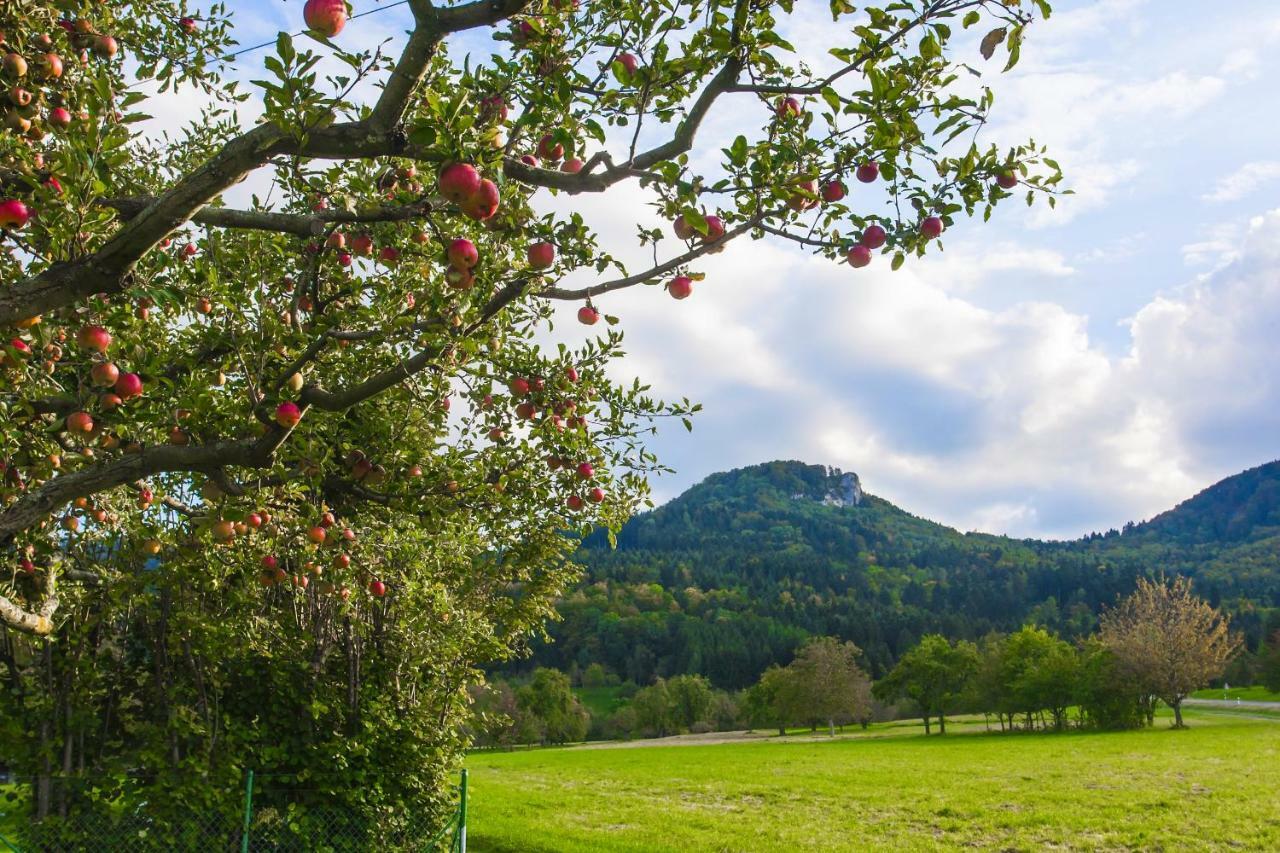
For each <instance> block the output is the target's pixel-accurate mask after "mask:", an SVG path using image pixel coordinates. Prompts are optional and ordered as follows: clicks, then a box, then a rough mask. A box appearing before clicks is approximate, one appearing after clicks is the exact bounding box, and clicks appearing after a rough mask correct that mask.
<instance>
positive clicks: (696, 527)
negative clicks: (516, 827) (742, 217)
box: [522, 462, 1280, 688]
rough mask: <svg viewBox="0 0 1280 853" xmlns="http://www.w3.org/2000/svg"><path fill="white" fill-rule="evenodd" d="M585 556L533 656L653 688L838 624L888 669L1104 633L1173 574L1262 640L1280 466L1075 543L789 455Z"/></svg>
mask: <svg viewBox="0 0 1280 853" xmlns="http://www.w3.org/2000/svg"><path fill="white" fill-rule="evenodd" d="M578 560H579V561H580V562H581V563H582V564H583V565H584V566H585V567H586V573H585V576H584V578H583V580H582V582H581V584H580V585H579V586H578V588H577V589H576V590H574V591H573V592H572V593H571V594H569V595H567V596H566V597H565V598H564V600H563V601H561V603H560V605H559V610H560V614H561V616H562V617H563V618H562V621H560V622H558V623H556V624H553V625H552V626H551V627H550V629H549V630H550V634H551V637H552V642H550V643H538V644H537V645H536V646H535V648H534V649H533V654H532V656H531V658H530V659H529V660H528V661H526V662H524V664H522V667H523V666H529V667H531V666H534V665H545V666H554V667H557V668H560V669H563V670H566V671H568V670H573V669H574V668H575V667H576V668H585V667H586V666H587V665H589V664H591V663H596V662H598V663H601V664H603V665H604V666H605V667H607V668H608V669H609V670H611V671H613V672H614V673H616V674H617V675H618V677H620V678H621V679H624V680H631V681H634V682H635V683H637V684H645V683H648V682H649V681H651V680H652V679H653V678H654V677H656V676H671V675H677V674H682V673H700V674H703V675H706V676H707V677H708V678H710V679H711V681H712V682H713V683H715V684H716V685H718V686H720V687H724V688H740V687H745V686H747V685H749V684H751V683H753V682H754V681H755V680H756V679H757V678H758V677H759V675H760V673H761V672H763V670H764V669H765V668H766V667H767V666H768V665H769V664H771V663H782V664H785V663H786V662H787V661H789V660H790V659H791V657H792V655H793V653H794V650H795V648H796V647H797V646H798V645H799V644H800V643H801V642H802V641H803V640H804V639H805V638H806V637H808V636H810V635H830V636H836V637H840V638H842V639H846V640H852V641H853V642H855V643H856V644H857V645H858V646H859V647H861V648H862V649H863V651H864V654H865V658H866V663H867V665H868V667H869V669H870V670H871V672H872V675H873V676H876V677H879V676H880V675H881V674H883V673H884V671H885V670H886V669H887V668H888V667H889V666H891V665H892V663H893V662H894V661H895V660H896V659H897V657H898V655H900V654H901V653H902V652H903V651H904V650H905V649H907V648H908V647H910V646H911V645H912V644H914V643H915V642H916V641H917V640H918V639H919V638H920V636H921V635H922V634H924V633H927V632H939V633H942V634H945V635H947V636H950V637H967V638H974V639H976V638H978V637H980V636H982V635H983V634H985V633H987V632H988V631H992V630H1000V631H1010V630H1014V629H1017V628H1018V627H1020V626H1021V625H1023V624H1024V623H1028V622H1034V623H1037V624H1040V625H1043V626H1045V627H1047V628H1050V629H1052V630H1055V631H1057V632H1059V633H1061V634H1062V635H1063V636H1064V637H1067V638H1069V639H1070V638H1074V637H1078V636H1081V635H1083V634H1086V633H1089V632H1090V631H1092V630H1093V629H1094V627H1095V625H1096V621H1097V614H1098V612H1099V610H1100V609H1101V608H1102V607H1103V606H1104V605H1107V604H1110V603H1112V602H1114V601H1115V599H1116V597H1117V596H1118V595H1121V594H1125V593H1128V592H1129V591H1130V590H1131V589H1132V587H1133V584H1134V580H1135V578H1136V577H1137V576H1138V575H1141V574H1154V573H1158V572H1161V571H1165V572H1168V573H1180V574H1188V575H1190V576H1192V577H1193V578H1194V579H1195V582H1196V589H1197V591H1198V592H1199V593H1200V594H1202V595H1204V596H1205V597H1207V598H1208V599H1209V600H1210V601H1211V602H1212V603H1213V604H1214V605H1216V606H1222V607H1224V608H1225V609H1226V610H1227V611H1229V612H1230V613H1231V614H1232V616H1233V619H1234V624H1235V626H1236V627H1237V628H1239V629H1240V630H1242V631H1243V632H1244V633H1245V635H1246V638H1247V641H1248V643H1249V646H1250V647H1254V646H1256V644H1257V643H1258V642H1259V641H1260V640H1261V638H1262V637H1263V636H1265V635H1267V634H1269V633H1271V632H1272V631H1274V630H1276V629H1277V628H1280V462H1272V463H1269V464H1267V465H1264V466H1261V467H1258V468H1254V469H1251V470H1249V471H1246V472H1244V473H1242V474H1239V475H1236V476H1234V477H1231V478H1228V479H1226V480H1224V481H1222V482H1220V483H1218V484H1217V485H1215V486H1212V487H1211V488H1209V489H1206V490H1205V491H1203V492H1201V493H1200V494H1198V495H1196V496H1195V497H1193V498H1191V499H1190V500H1188V501H1185V502H1184V503H1182V504H1180V505H1179V506H1177V507H1176V508H1174V509H1172V510H1170V511H1168V512H1165V513H1163V514H1161V515H1158V516H1156V517H1155V518H1153V519H1151V520H1150V521H1148V522H1145V523H1142V524H1136V525H1135V524H1128V525H1125V527H1124V529H1123V530H1122V531H1121V530H1111V531H1108V532H1106V533H1095V534H1092V535H1090V536H1088V537H1085V538H1083V539H1081V540H1078V541H1074V542H1042V541H1036V540H1015V539H1010V538H1007V537H1003V536H992V535H987V534H977V533H968V534H962V533H960V532H958V531H956V530H953V529H951V528H948V527H945V526H943V525H940V524H936V523H934V522H931V521H927V520H925V519H921V518H918V517H916V516H913V515H911V514H910V513H908V512H905V511H903V510H902V509H899V508H898V507H896V506H894V505H893V504H891V503H889V502H888V501H884V500H881V499H880V498H877V497H874V496H872V495H869V494H864V493H863V492H862V490H861V486H860V483H859V482H858V480H857V478H856V476H853V475H850V474H843V473H842V472H840V471H837V470H833V469H828V468H825V467H822V466H816V465H805V464H802V463H799V462H771V463H766V464H763V465H756V466H752V467H750V468H743V469H739V470H735V471H729V472H727V473H722V474H716V475H713V476H711V477H709V478H707V479H706V480H705V481H704V482H702V483H700V484H698V485H697V486H694V487H693V488H691V489H689V490H688V491H687V492H686V493H684V494H683V495H681V496H680V497H678V498H676V499H675V500H673V501H671V502H670V503H668V504H666V505H664V506H662V507H660V508H658V509H656V510H654V511H652V512H649V513H646V514H644V515H641V516H638V517H637V518H635V519H633V520H632V521H631V522H630V523H628V524H627V525H626V527H625V528H624V529H623V530H622V531H621V532H620V534H619V536H618V539H617V548H616V549H610V547H609V544H608V542H607V541H606V540H605V538H604V537H603V536H597V537H593V538H591V539H589V540H588V541H587V542H586V543H584V545H583V547H582V548H581V549H580V551H579V552H578Z"/></svg>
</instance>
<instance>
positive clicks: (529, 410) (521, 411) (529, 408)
mask: <svg viewBox="0 0 1280 853" xmlns="http://www.w3.org/2000/svg"><path fill="white" fill-rule="evenodd" d="M537 414H538V409H537V407H536V406H534V405H533V403H521V404H520V405H518V406H516V417H518V418H521V419H523V420H526V421H531V420H533V418H534V416H535V415H537Z"/></svg>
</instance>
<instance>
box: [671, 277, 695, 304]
mask: <svg viewBox="0 0 1280 853" xmlns="http://www.w3.org/2000/svg"><path fill="white" fill-rule="evenodd" d="M667 292H668V293H670V294H671V296H672V298H673V299H685V298H687V297H688V296H689V294H691V293H693V279H691V278H689V276H687V275H678V276H676V277H675V278H673V279H671V281H670V283H669V284H667Z"/></svg>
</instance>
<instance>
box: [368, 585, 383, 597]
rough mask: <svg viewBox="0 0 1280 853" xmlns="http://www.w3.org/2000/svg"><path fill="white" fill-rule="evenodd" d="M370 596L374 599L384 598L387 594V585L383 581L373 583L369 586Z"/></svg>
mask: <svg viewBox="0 0 1280 853" xmlns="http://www.w3.org/2000/svg"><path fill="white" fill-rule="evenodd" d="M369 594H370V595H372V596H373V597H374V598H382V597H383V596H384V595H386V594H387V585H386V584H385V583H383V582H382V581H372V582H371V583H370V584H369Z"/></svg>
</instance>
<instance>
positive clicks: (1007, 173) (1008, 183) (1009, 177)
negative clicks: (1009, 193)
mask: <svg viewBox="0 0 1280 853" xmlns="http://www.w3.org/2000/svg"><path fill="white" fill-rule="evenodd" d="M996 185H997V186H999V187H1000V189H1002V190H1011V189H1013V188H1014V187H1016V186H1017V185H1018V176H1017V175H1015V174H1014V173H1013V170H1012V169H1005V170H1004V171H1002V172H997V173H996Z"/></svg>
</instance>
